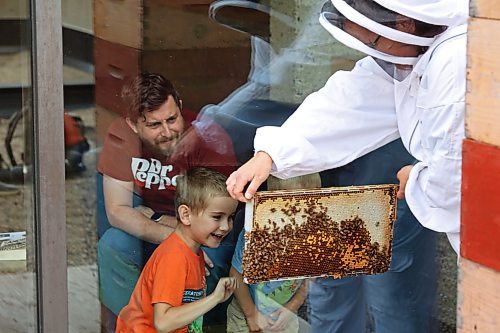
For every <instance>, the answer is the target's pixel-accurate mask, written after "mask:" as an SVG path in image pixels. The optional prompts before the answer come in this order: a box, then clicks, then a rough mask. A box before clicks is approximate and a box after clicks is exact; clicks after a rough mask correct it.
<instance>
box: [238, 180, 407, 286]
mask: <svg viewBox="0 0 500 333" xmlns="http://www.w3.org/2000/svg"><path fill="white" fill-rule="evenodd" d="M397 191H398V186H397V185H368V186H350V187H331V188H323V189H308V190H283V191H262V192H257V193H256V194H255V195H254V198H253V199H252V200H251V201H249V202H248V203H247V204H246V207H245V251H244V253H243V277H244V279H245V282H246V283H257V282H262V281H270V280H287V279H295V278H306V277H326V276H331V277H334V278H341V277H345V276H349V275H358V274H376V273H383V272H386V271H387V270H388V269H389V265H390V261H391V253H392V246H391V244H392V231H393V223H394V221H395V219H396V208H397V198H396V193H397Z"/></svg>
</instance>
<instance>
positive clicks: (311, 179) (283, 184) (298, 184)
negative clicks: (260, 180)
mask: <svg viewBox="0 0 500 333" xmlns="http://www.w3.org/2000/svg"><path fill="white" fill-rule="evenodd" d="M320 187H321V177H320V176H319V173H312V174H309V175H303V176H297V177H292V178H288V179H280V178H277V177H274V176H269V178H267V189H268V190H269V191H274V190H296V189H302V188H303V189H306V188H320Z"/></svg>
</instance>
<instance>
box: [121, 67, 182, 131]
mask: <svg viewBox="0 0 500 333" xmlns="http://www.w3.org/2000/svg"><path fill="white" fill-rule="evenodd" d="M168 96H172V97H173V99H174V101H175V104H177V106H178V107H179V108H181V103H180V97H179V94H178V93H177V90H175V87H174V85H173V84H172V82H170V81H169V80H167V79H166V78H165V77H163V76H162V75H160V74H155V73H149V72H142V73H140V74H138V75H137V76H136V77H135V78H134V79H133V80H132V81H131V82H130V83H129V84H128V85H126V86H124V87H123V89H122V98H123V101H124V103H125V106H126V108H127V117H129V118H130V119H132V120H133V121H137V119H139V117H141V116H142V117H144V113H145V112H151V111H155V110H158V109H159V108H160V107H161V106H162V105H163V104H164V103H165V102H166V101H167V99H168Z"/></svg>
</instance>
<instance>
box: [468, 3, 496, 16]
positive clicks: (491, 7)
mask: <svg viewBox="0 0 500 333" xmlns="http://www.w3.org/2000/svg"><path fill="white" fill-rule="evenodd" d="M470 6H471V11H470V15H471V16H474V17H484V18H491V19H500V4H499V3H498V0H473V1H471V4H470Z"/></svg>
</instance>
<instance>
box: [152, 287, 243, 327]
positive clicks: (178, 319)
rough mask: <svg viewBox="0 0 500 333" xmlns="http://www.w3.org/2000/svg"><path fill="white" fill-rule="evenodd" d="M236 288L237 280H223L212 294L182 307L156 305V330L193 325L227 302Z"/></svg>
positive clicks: (154, 314)
mask: <svg viewBox="0 0 500 333" xmlns="http://www.w3.org/2000/svg"><path fill="white" fill-rule="evenodd" d="M236 287H237V281H236V279H234V278H221V279H220V280H219V282H218V283H217V287H216V288H215V290H214V292H213V293H212V294H210V295H208V296H207V297H203V298H202V299H199V300H197V301H194V302H191V303H187V304H183V305H180V306H171V305H170V304H167V303H155V304H154V306H153V311H154V312H153V317H154V319H153V321H154V325H155V328H156V330H157V331H158V332H159V333H162V332H170V331H173V330H176V329H179V328H181V327H183V326H186V325H188V324H189V323H192V322H193V321H195V320H196V319H197V318H198V317H200V316H202V315H204V314H205V313H207V312H208V311H210V310H211V309H212V308H213V307H215V306H216V305H217V304H219V303H222V302H224V301H226V300H227V299H228V298H229V296H231V294H232V293H233V291H234V289H235V288H236Z"/></svg>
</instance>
